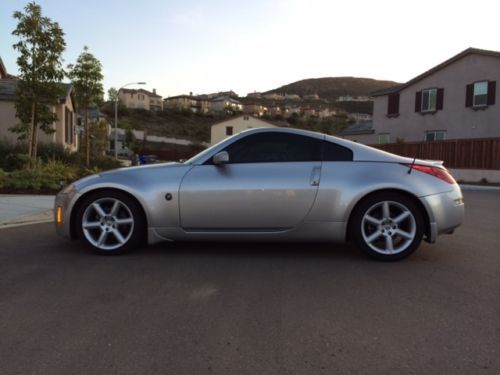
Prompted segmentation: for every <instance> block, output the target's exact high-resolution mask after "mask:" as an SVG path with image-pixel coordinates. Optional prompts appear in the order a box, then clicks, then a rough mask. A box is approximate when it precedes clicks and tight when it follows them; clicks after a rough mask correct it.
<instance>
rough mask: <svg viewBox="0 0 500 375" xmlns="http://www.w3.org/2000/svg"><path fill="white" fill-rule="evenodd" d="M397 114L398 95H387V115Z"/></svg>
mask: <svg viewBox="0 0 500 375" xmlns="http://www.w3.org/2000/svg"><path fill="white" fill-rule="evenodd" d="M398 113H399V94H389V95H388V97H387V114H388V115H397V114H398Z"/></svg>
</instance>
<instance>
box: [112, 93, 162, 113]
mask: <svg viewBox="0 0 500 375" xmlns="http://www.w3.org/2000/svg"><path fill="white" fill-rule="evenodd" d="M118 98H119V99H120V102H121V103H122V104H123V105H124V106H125V107H127V108H140V109H145V110H148V111H161V110H163V100H162V97H161V95H158V94H157V93H156V89H153V91H152V92H151V91H148V90H144V89H121V90H120V91H119V93H118Z"/></svg>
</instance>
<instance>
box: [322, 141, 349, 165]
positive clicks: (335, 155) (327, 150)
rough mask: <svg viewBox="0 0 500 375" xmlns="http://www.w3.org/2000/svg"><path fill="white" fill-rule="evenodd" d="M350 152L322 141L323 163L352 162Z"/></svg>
mask: <svg viewBox="0 0 500 375" xmlns="http://www.w3.org/2000/svg"><path fill="white" fill-rule="evenodd" d="M352 158H353V155H352V151H351V150H350V149H348V148H347V147H344V146H340V145H338V144H336V143H332V142H328V141H323V161H352Z"/></svg>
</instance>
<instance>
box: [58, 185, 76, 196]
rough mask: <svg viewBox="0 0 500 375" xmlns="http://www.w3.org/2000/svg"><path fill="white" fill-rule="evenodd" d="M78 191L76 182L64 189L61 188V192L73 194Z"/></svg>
mask: <svg viewBox="0 0 500 375" xmlns="http://www.w3.org/2000/svg"><path fill="white" fill-rule="evenodd" d="M75 191H76V187H75V184H69V185H68V186H66V187H65V188H64V189H62V190H61V194H71V193H74V192H75Z"/></svg>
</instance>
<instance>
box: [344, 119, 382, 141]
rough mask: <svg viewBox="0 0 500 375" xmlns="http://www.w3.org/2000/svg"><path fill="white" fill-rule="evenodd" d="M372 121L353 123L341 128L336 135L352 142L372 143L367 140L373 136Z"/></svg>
mask: <svg viewBox="0 0 500 375" xmlns="http://www.w3.org/2000/svg"><path fill="white" fill-rule="evenodd" d="M373 133H374V130H373V123H372V122H371V121H366V122H360V123H355V124H352V125H349V126H348V127H347V128H345V129H344V130H342V131H341V132H340V133H339V134H338V136H339V137H341V138H346V139H349V140H351V141H354V142H360V143H372V142H370V141H369V140H371V139H372V137H373Z"/></svg>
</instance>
